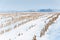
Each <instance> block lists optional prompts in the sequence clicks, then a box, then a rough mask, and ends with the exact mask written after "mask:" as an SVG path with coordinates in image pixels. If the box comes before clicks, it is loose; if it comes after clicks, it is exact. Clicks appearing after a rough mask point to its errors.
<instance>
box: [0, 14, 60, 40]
mask: <svg viewBox="0 0 60 40" xmlns="http://www.w3.org/2000/svg"><path fill="white" fill-rule="evenodd" d="M46 16H47V17H46ZM49 16H52V14H51V15H50V14H49V15H43V16H39V17H38V19H35V20H31V21H29V22H27V23H25V24H22V25H20V26H19V27H17V28H16V29H14V26H15V25H18V24H21V23H22V22H25V21H28V20H29V19H24V20H21V21H18V22H16V23H13V24H11V25H8V26H5V27H3V28H0V32H1V31H2V30H4V33H3V34H0V40H32V39H33V37H34V35H36V40H60V16H59V17H58V19H57V20H56V21H55V22H54V23H53V24H51V25H50V26H49V28H48V30H47V31H46V33H45V35H43V36H42V37H40V32H41V29H43V28H44V27H45V25H46V23H48V22H49V20H50V19H47V18H48V17H49ZM18 17H19V16H18ZM54 17H56V15H55V16H54ZM52 18H53V17H52ZM7 20H11V18H7V19H2V20H1V21H0V24H3V23H5V22H4V21H7ZM9 28H10V29H11V30H10V31H8V32H6V30H7V29H9ZM18 34H20V35H18Z"/></svg>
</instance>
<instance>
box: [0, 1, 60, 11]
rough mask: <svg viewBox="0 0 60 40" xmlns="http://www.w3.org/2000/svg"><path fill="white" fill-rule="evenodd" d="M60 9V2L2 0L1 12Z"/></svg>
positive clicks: (0, 4)
mask: <svg viewBox="0 0 60 40" xmlns="http://www.w3.org/2000/svg"><path fill="white" fill-rule="evenodd" d="M48 8H51V9H60V0H0V11H10V10H17V11H23V10H29V9H34V10H37V9H48Z"/></svg>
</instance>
